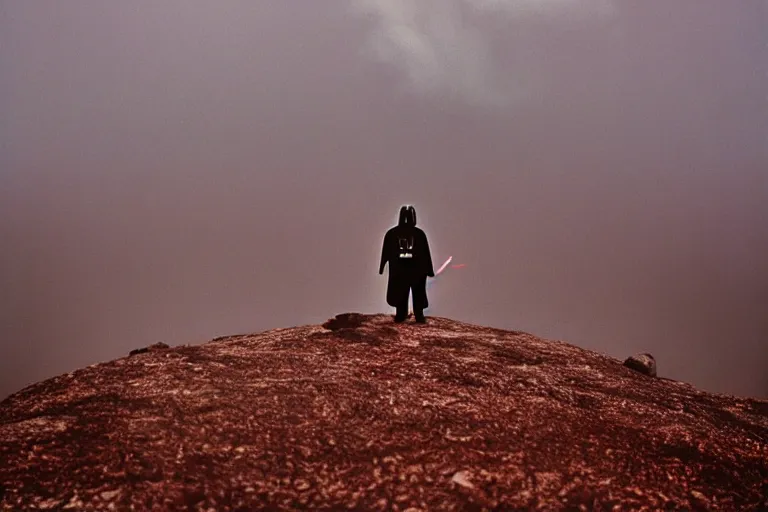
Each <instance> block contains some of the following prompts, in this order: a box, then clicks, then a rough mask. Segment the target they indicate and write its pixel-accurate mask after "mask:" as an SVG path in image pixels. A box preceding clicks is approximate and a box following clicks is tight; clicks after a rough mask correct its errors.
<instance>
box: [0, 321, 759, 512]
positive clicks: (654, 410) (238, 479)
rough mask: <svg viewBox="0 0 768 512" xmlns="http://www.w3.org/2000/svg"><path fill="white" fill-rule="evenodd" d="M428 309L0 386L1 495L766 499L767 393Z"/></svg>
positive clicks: (548, 506)
mask: <svg viewBox="0 0 768 512" xmlns="http://www.w3.org/2000/svg"><path fill="white" fill-rule="evenodd" d="M428 322H429V323H428V324H426V325H418V324H415V323H410V322H408V323H404V324H399V325H395V324H393V322H392V317H391V316H389V315H362V314H355V313H347V314H343V315H338V316H337V317H335V318H333V319H331V320H329V321H328V322H326V323H324V324H323V325H307V326H300V327H295V328H287V329H274V330H270V331H266V332H262V333H258V334H243V335H235V336H227V337H222V338H216V339H214V340H212V341H210V342H207V343H204V344H200V345H184V346H176V347H168V346H167V345H163V344H157V345H153V346H151V347H146V348H145V349H139V350H136V351H133V352H132V355H130V356H126V357H123V358H120V359H116V360H114V361H110V362H105V363H101V364H97V365H93V366H89V367H87V368H83V369H80V370H77V371H73V372H71V373H67V374H64V375H60V376H57V377H55V378H51V379H48V380H46V381H43V382H40V383H38V384H34V385H32V386H29V387H27V388H25V389H23V390H21V391H19V392H17V393H15V394H13V395H11V396H9V397H8V398H6V399H5V400H3V401H2V402H0V509H2V510H29V509H35V510H45V509H49V510H64V509H73V510H131V509H133V510H216V511H229V510H262V509H266V510H297V509H299V510H382V511H383V510H400V511H406V510H407V511H410V512H415V511H417V510H424V511H427V510H555V511H556V510H596V511H597V510H641V509H645V510H662V509H663V510H740V511H743V510H766V509H768V492H767V491H768V401H765V400H757V399H751V398H740V397H735V396H730V395H723V394H714V393H708V392H704V391H700V390H697V389H696V388H695V387H693V386H691V385H689V384H686V383H683V382H677V381H674V380H670V379H664V378H659V377H652V376H648V375H645V374H643V373H641V372H639V371H635V370H633V369H631V368H628V367H626V366H624V365H623V364H622V362H621V361H619V360H617V359H614V358H611V357H608V356H606V355H603V354H600V353H598V352H594V351H590V350H585V349H582V348H579V347H576V346H574V345H571V344H568V343H564V342H560V341H554V340H545V339H541V338H538V337H536V336H533V335H531V334H528V333H524V332H519V331H508V330H500V329H494V328H489V327H483V326H477V325H471V324H467V323H462V322H458V321H454V320H450V319H446V318H435V317H430V318H429V320H428ZM660 370H662V373H663V361H661V362H660ZM644 507H645V508H644Z"/></svg>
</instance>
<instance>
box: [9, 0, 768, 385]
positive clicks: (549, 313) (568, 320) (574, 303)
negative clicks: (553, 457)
mask: <svg viewBox="0 0 768 512" xmlns="http://www.w3.org/2000/svg"><path fill="white" fill-rule="evenodd" d="M726 4H727V5H726ZM767 44H768V9H767V8H766V3H765V2H763V1H762V0H754V1H752V0H739V1H734V2H727V3H726V2H723V0H676V1H674V2H670V1H667V0H652V1H644V2H631V1H622V2H618V1H616V2H614V1H611V0H450V1H449V0H432V1H427V0H419V1H418V2H417V1H415V0H400V1H395V0H327V1H323V2H305V1H299V0H294V1H286V0H262V1H259V2H252V1H245V0H243V1H221V2H208V1H203V0H183V1H182V0H174V1H170V0H169V1H164V2H155V1H150V0H133V1H131V2H102V1H99V0H92V1H85V0H70V1H68V2H54V1H49V2H42V1H41V2H25V1H22V0H18V1H11V0H8V1H0V240H1V241H2V242H0V333H1V336H2V338H0V398H1V397H4V396H6V395H8V394H9V393H11V392H14V391H17V390H18V389H20V388H22V387H23V386H25V385H27V384H30V383H33V382H36V381H39V380H41V379H44V378H48V377H52V376H54V375H57V374H60V373H64V372H68V371H72V370H74V369H77V368H80V367H83V366H86V365H89V364H93V363H97V362H101V361H108V360H111V359H114V358H117V357H121V356H124V355H126V354H127V353H128V351H130V350H131V349H134V348H137V347H140V346H144V345H148V344H151V343H154V342H157V341H164V342H166V343H168V344H171V345H176V344H184V343H200V342H203V341H206V340H209V339H210V338H212V337H215V336H219V335H225V334H235V333H244V332H256V331H261V330H266V329H271V328H275V327H288V326H295V325H303V324H309V323H320V322H322V321H324V320H325V319H327V318H329V317H331V316H333V315H335V314H337V313H342V312H348V311H360V312H371V313H372V312H384V311H390V309H389V308H388V307H387V306H386V302H385V300H384V292H385V289H386V278H385V277H382V276H379V275H378V273H377V270H378V257H379V252H380V250H381V241H382V237H383V234H384V231H385V230H386V229H387V228H389V227H390V226H391V225H393V223H395V222H396V218H397V211H398V209H399V207H400V205H402V204H414V205H415V207H416V210H417V213H418V219H419V223H420V226H421V227H422V228H423V229H424V230H425V231H426V233H427V235H428V237H429V240H430V243H431V245H432V254H433V256H434V260H435V265H436V266H437V265H439V264H440V263H442V261H444V260H445V259H446V258H447V257H448V256H449V255H453V256H454V259H455V262H456V263H466V265H467V266H466V267H465V268H463V269H460V270H449V271H448V272H447V273H446V274H445V275H444V276H442V277H441V278H440V279H439V280H438V281H436V282H435V283H434V286H433V287H432V288H431V289H430V301H431V308H430V309H429V310H428V311H427V313H428V314H431V315H438V316H447V317H451V318H455V319H458V320H463V321H467V322H472V323H479V324H485V325H490V326H495V327H501V328H509V329H521V330H525V331H528V332H531V333H533V334H536V335H539V336H543V337H547V338H554V339H560V340H564V341H568V342H570V343H573V344H576V345H579V346H581V347H584V348H589V349H592V350H597V351H600V352H603V353H606V354H608V355H610V356H613V357H617V358H620V359H624V358H625V357H627V356H629V355H631V354H634V353H637V352H645V351H648V352H651V353H652V354H653V355H654V356H655V357H656V358H657V361H658V366H659V372H660V374H661V375H662V376H666V377H670V378H674V379H680V380H684V381H687V382H691V383H692V384H694V385H696V386H697V387H699V388H702V389H705V390H710V391H717V392H725V393H733V394H739V395H751V396H759V397H763V398H768V371H766V367H768V348H767V347H768V178H767V176H768V150H766V148H767V147H768V97H767V96H766V94H767V93H768V75H767V74H766V72H768V46H767Z"/></svg>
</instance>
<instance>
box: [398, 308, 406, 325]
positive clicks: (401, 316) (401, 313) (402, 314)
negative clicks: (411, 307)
mask: <svg viewBox="0 0 768 512" xmlns="http://www.w3.org/2000/svg"><path fill="white" fill-rule="evenodd" d="M407 317H408V308H397V313H395V322H396V323H398V324H399V323H402V322H405V319H406V318H407Z"/></svg>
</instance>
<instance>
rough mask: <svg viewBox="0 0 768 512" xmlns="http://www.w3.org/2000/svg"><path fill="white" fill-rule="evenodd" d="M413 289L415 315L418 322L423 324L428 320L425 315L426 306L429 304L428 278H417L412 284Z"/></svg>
mask: <svg viewBox="0 0 768 512" xmlns="http://www.w3.org/2000/svg"><path fill="white" fill-rule="evenodd" d="M411 288H412V290H413V315H414V316H415V317H416V322H418V323H420V324H423V323H425V322H426V321H427V319H426V318H425V317H424V308H426V307H427V305H428V304H429V303H428V302H427V278H426V276H424V277H423V278H419V279H417V280H416V281H415V282H414V283H413V284H412V285H411Z"/></svg>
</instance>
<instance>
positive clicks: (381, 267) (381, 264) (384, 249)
mask: <svg viewBox="0 0 768 512" xmlns="http://www.w3.org/2000/svg"><path fill="white" fill-rule="evenodd" d="M388 242H389V233H387V234H386V235H384V244H383V245H382V247H381V261H380V262H379V275H381V274H383V273H384V265H386V263H387V252H388V251H387V249H389V243H388Z"/></svg>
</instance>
